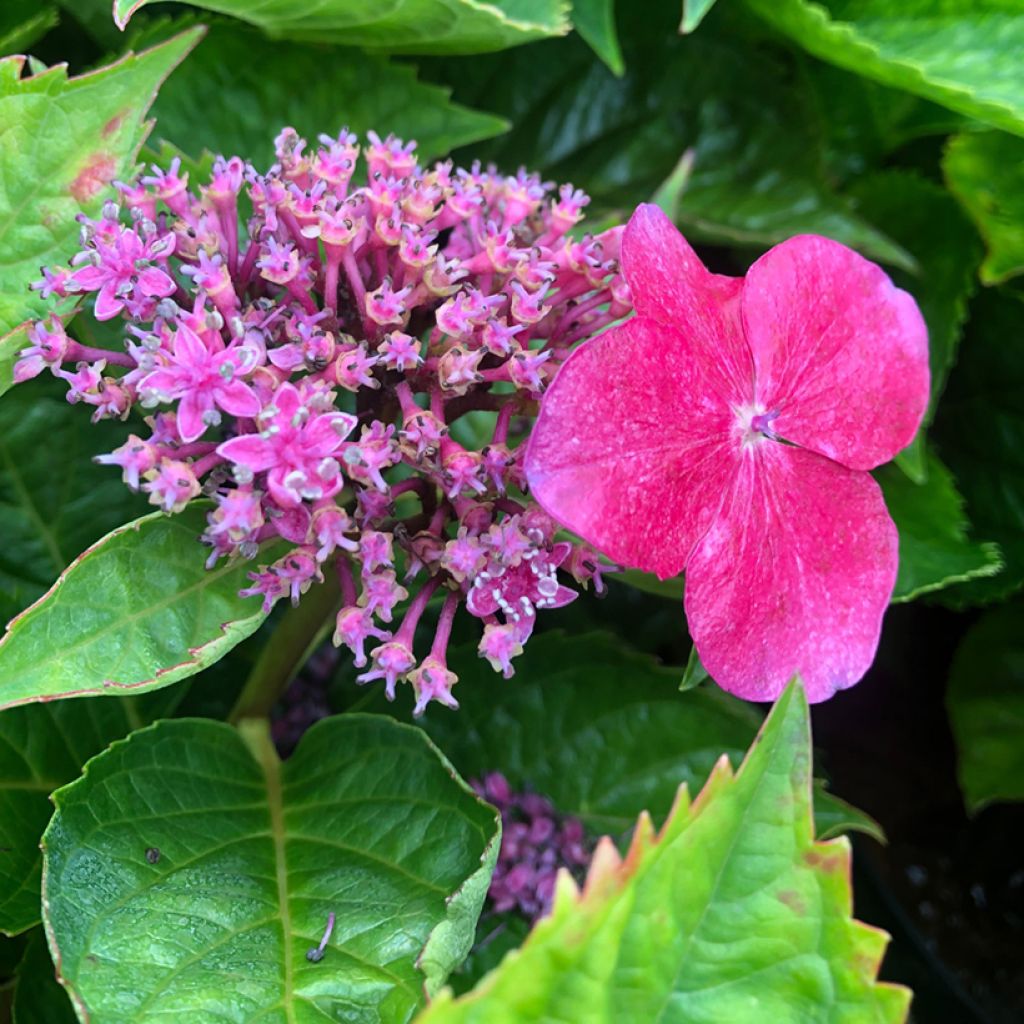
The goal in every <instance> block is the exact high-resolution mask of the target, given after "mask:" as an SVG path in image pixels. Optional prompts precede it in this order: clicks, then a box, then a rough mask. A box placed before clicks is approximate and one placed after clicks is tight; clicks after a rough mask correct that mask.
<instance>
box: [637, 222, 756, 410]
mask: <svg viewBox="0 0 1024 1024" xmlns="http://www.w3.org/2000/svg"><path fill="white" fill-rule="evenodd" d="M622 269H623V272H624V273H625V276H626V281H627V282H628V283H629V289H630V292H631V293H632V296H633V305H634V307H635V309H636V311H637V313H639V314H640V315H641V316H646V317H650V318H651V319H653V320H657V321H659V322H660V323H663V324H667V325H669V326H671V327H674V328H675V329H676V330H678V331H680V332H682V333H684V334H685V335H686V336H687V341H688V343H689V345H690V346H691V347H692V348H693V349H696V350H699V351H700V352H701V353H702V355H703V358H704V359H705V360H706V366H705V371H706V373H707V377H708V383H709V385H710V386H712V387H714V389H715V391H716V392H717V393H718V394H721V395H725V396H726V397H727V398H728V399H729V400H730V401H736V400H737V399H739V400H742V401H743V402H748V401H750V399H751V398H752V397H753V373H754V369H753V364H752V363H751V360H750V352H749V350H748V348H747V345H746V342H745V341H744V339H743V329H742V325H741V323H740V314H739V294H740V292H741V289H742V287H743V281H742V279H741V278H738V277H723V276H722V275H720V274H712V273H711V272H710V271H709V270H707V268H706V267H705V266H704V264H703V263H701V261H700V258H699V257H698V256H697V254H696V253H695V252H694V251H693V249H691V248H690V245H689V243H688V242H687V241H686V239H685V238H683V236H682V235H681V234H680V233H679V230H678V229H677V228H676V227H675V225H674V224H673V223H672V221H670V220H669V219H668V217H666V216H665V214H664V213H663V212H662V211H661V210H660V209H659V208H658V207H657V206H651V205H643V206H638V207H637V208H636V212H635V213H634V214H633V216H632V217H630V219H629V223H628V224H627V225H626V231H625V233H624V234H623V237H622Z"/></svg>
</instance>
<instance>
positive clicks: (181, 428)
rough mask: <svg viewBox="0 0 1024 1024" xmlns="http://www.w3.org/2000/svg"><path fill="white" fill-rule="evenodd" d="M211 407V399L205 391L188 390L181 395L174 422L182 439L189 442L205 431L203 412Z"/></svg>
mask: <svg viewBox="0 0 1024 1024" xmlns="http://www.w3.org/2000/svg"><path fill="white" fill-rule="evenodd" d="M212 408H213V399H212V398H211V396H210V394H209V392H207V391H199V390H190V391H186V392H185V393H184V394H183V395H182V396H181V401H180V402H179V403H178V416H177V421H176V422H177V424H178V433H179V434H180V435H181V439H182V441H184V442H185V443H186V444H191V443H192V442H193V441H197V440H199V438H200V437H202V436H203V434H204V433H206V424H205V423H204V422H203V413H205V412H209V411H210V409H212Z"/></svg>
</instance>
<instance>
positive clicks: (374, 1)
mask: <svg viewBox="0 0 1024 1024" xmlns="http://www.w3.org/2000/svg"><path fill="white" fill-rule="evenodd" d="M157 2H159V0H114V20H115V21H116V22H117V23H118V25H119V26H120V27H121V28H124V26H125V25H126V24H127V22H128V20H129V18H131V16H132V15H133V14H134V13H135V12H136V11H137V10H139V8H140V7H145V6H147V5H148V4H150V3H157ZM187 2H188V3H191V4H192V6H194V7H203V8H205V9H206V10H210V11H217V12H219V13H221V14H231V15H234V16H235V17H236V18H241V19H242V20H243V21H248V22H250V23H251V24H253V25H256V26H258V27H259V28H261V29H263V30H264V31H265V32H266V33H267V34H268V35H270V36H273V37H275V38H279V39H301V40H308V41H312V42H318V43H343V44H344V45H346V46H367V47H375V48H377V49H385V50H388V51H390V52H391V53H483V52H485V51H488V50H501V49H504V48H505V47H506V46H516V45H518V44H519V43H526V42H529V41H530V40H531V39H543V38H544V37H545V36H557V35H562V34H564V33H565V32H568V31H569V21H568V18H567V17H566V15H567V13H568V11H567V8H568V4H567V3H566V2H565V0H490V2H487V3H480V2H479V0H387V2H386V3H382V2H381V0H321V2H319V3H316V4H309V3H303V2H301V0H264V2H263V3H259V4H253V3H250V2H249V0H187Z"/></svg>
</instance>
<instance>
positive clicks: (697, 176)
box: [451, 5, 913, 267]
mask: <svg viewBox="0 0 1024 1024" xmlns="http://www.w3.org/2000/svg"><path fill="white" fill-rule="evenodd" d="M671 13H672V11H671V9H670V8H666V9H661V8H659V9H658V11H657V12H653V11H649V10H647V8H646V7H645V6H643V5H634V6H633V7H632V8H630V7H628V6H627V7H625V8H624V9H623V17H624V18H628V19H629V20H630V27H629V31H628V33H627V32H626V31H625V29H623V30H622V40H623V52H624V54H625V59H626V73H625V75H624V76H623V77H622V78H616V77H615V76H614V75H613V74H612V73H611V72H610V71H609V70H608V69H607V68H605V67H603V66H601V65H599V64H596V63H595V62H594V61H593V60H592V58H591V55H590V53H589V52H588V51H587V49H586V47H584V46H583V45H582V44H581V43H580V42H579V41H578V40H576V39H568V40H564V41H558V42H546V43H543V44H541V45H537V46H532V47H528V48H526V49H522V50H515V51H512V52H510V53H508V54H505V55H503V57H502V58H501V61H500V63H496V62H494V61H491V62H488V64H487V66H481V67H472V66H470V65H469V62H465V63H463V62H459V63H458V64H457V65H456V66H455V67H453V68H452V69H451V75H452V78H451V80H452V81H454V82H456V83H458V84H457V89H456V96H457V98H459V99H461V100H462V101H463V102H469V103H477V104H480V105H485V104H486V105H487V106H488V107H489V109H492V110H495V111H496V112H497V113H500V114H504V115H505V116H506V117H508V118H509V119H510V120H511V121H512V122H513V123H514V124H515V126H516V127H515V129H514V130H513V131H512V132H510V133H509V134H508V135H506V136H503V137H502V138H501V139H499V140H498V141H496V142H495V143H492V144H491V145H490V146H489V147H487V148H486V150H485V153H484V155H485V156H486V157H487V158H489V159H493V160H495V161H496V162H497V163H498V165H499V166H504V167H515V166H517V165H519V164H521V163H525V164H526V165H527V166H531V167H538V168H540V169H541V170H543V171H544V173H545V176H547V177H551V178H553V179H555V180H563V181H572V182H573V183H574V184H576V185H578V186H580V187H581V188H584V189H585V190H586V191H588V192H589V193H590V194H591V195H592V196H593V197H594V206H593V210H592V213H601V212H607V211H609V210H613V211H615V212H616V213H617V215H618V216H620V217H626V216H628V214H629V212H630V210H631V208H632V207H633V206H635V205H636V204H637V203H638V202H643V201H647V200H648V199H650V197H651V196H652V195H654V194H655V193H656V192H657V190H658V189H659V187H660V186H661V185H662V184H663V183H664V182H665V180H666V179H667V178H669V177H670V175H671V174H672V172H673V170H674V169H676V168H677V165H678V164H679V161H680V157H681V155H682V154H684V153H686V152H687V151H692V159H693V169H692V173H691V174H690V176H689V179H688V181H687V183H686V191H685V193H684V196H683V201H682V202H681V203H680V206H679V213H678V217H677V221H678V223H679V224H680V226H681V227H682V228H683V230H684V231H685V233H686V234H687V235H688V236H689V237H691V238H693V239H704V240H707V241H712V242H724V243H739V244H742V245H751V246H757V247H763V246H767V245H772V244H774V243H776V242H780V241H782V240H783V239H785V238H788V237H790V236H791V235H793V234H798V233H800V232H811V233H818V234H823V235H828V236H830V237H832V238H836V239H838V240H840V241H842V242H845V243H847V244H849V245H852V246H854V247H856V248H859V249H862V250H863V251H864V252H866V253H867V254H869V255H870V256H872V257H873V258H876V259H881V260H883V261H886V262H891V263H897V264H901V265H904V266H908V267H909V266H912V264H913V261H912V259H911V258H910V256H909V255H908V254H907V253H906V251H905V250H904V249H902V248H901V247H900V246H898V245H896V244H895V243H893V242H891V241H890V240H889V239H888V237H887V236H886V235H885V234H883V233H882V231H880V230H878V229H876V228H875V227H873V226H872V225H870V224H868V223H867V222H866V221H864V220H863V219H862V218H860V217H859V216H857V214H856V213H855V212H854V211H853V210H852V209H851V207H850V204H849V202H848V201H847V200H846V199H844V198H841V197H840V196H838V195H837V194H836V193H835V192H834V190H833V189H832V186H831V185H830V184H829V183H828V182H827V181H826V180H825V176H824V174H823V173H822V168H821V163H822V161H821V138H820V134H819V133H818V131H817V130H816V128H815V121H816V118H815V117H814V114H813V112H812V111H811V110H810V109H809V108H808V97H807V95H806V94H805V92H804V91H802V90H801V89H800V88H799V87H798V86H797V85H796V84H791V83H790V82H789V81H788V79H790V78H791V77H792V70H791V68H790V67H788V66H787V64H786V63H785V62H783V61H782V60H780V59H776V57H775V56H773V55H771V54H770V53H764V52H761V51H753V50H751V49H746V48H743V47H741V46H739V45H737V39H736V38H735V37H731V36H729V35H727V34H725V33H724V32H723V31H722V29H721V28H720V27H717V26H714V25H712V24H711V21H713V20H714V19H713V18H712V19H709V22H708V23H707V24H706V25H704V26H702V28H701V30H700V32H699V33H695V34H694V35H693V36H689V37H685V38H681V37H679V36H678V34H677V33H676V31H675V27H676V26H675V24H674V21H673V19H672V18H666V16H667V15H671ZM716 13H717V12H716ZM637 22H639V24H637ZM620 28H621V26H620ZM481 63H482V62H481ZM510 81H511V82H515V83H516V88H515V89H504V88H502V84H503V83H505V82H510Z"/></svg>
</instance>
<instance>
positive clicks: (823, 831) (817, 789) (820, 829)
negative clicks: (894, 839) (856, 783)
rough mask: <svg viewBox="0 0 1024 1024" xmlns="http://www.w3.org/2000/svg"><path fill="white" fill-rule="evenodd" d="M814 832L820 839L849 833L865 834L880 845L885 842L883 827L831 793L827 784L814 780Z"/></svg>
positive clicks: (869, 816) (833, 837) (868, 815)
mask: <svg viewBox="0 0 1024 1024" xmlns="http://www.w3.org/2000/svg"><path fill="white" fill-rule="evenodd" d="M813 795H814V830H815V833H816V835H817V837H818V838H819V839H835V837H836V836H841V835H845V834H846V833H847V832H863V833H864V835H867V836H871V838H872V839H875V840H877V841H878V842H880V843H884V842H885V833H884V832H883V831H882V826H881V825H879V824H878V822H877V821H875V819H874V818H872V817H871V815H870V814H866V813H865V812H864V811H862V810H860V809H859V808H857V807H854V806H853V804H849V803H847V802H846V801H845V800H841V799H840V798H839V797H837V796H836V795H835V794H834V793H830V792H829V790H828V789H827V788H826V786H825V783H824V782H822V781H821V780H820V779H815V780H814V793H813Z"/></svg>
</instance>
